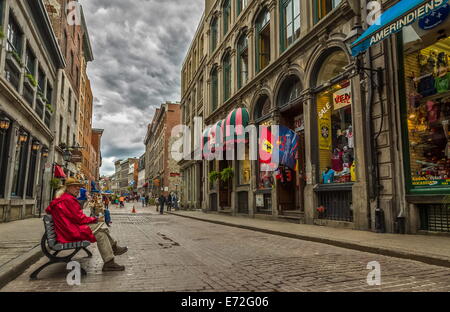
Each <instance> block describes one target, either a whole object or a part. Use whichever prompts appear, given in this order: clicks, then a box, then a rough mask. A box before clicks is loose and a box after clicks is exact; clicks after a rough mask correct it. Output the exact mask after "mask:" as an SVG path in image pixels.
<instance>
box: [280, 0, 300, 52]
mask: <svg viewBox="0 0 450 312" xmlns="http://www.w3.org/2000/svg"><path fill="white" fill-rule="evenodd" d="M280 8H281V27H280V29H281V49H282V50H285V49H286V48H288V47H289V46H290V45H291V44H292V43H293V42H294V41H295V40H297V39H298V38H299V37H300V0H281V4H280Z"/></svg>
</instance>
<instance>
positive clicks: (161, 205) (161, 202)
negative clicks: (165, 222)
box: [158, 194, 166, 214]
mask: <svg viewBox="0 0 450 312" xmlns="http://www.w3.org/2000/svg"><path fill="white" fill-rule="evenodd" d="M165 202H166V198H165V197H164V195H162V194H161V196H159V198H158V203H159V213H160V214H163V213H164V203H165Z"/></svg>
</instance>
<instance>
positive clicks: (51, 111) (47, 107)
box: [45, 103, 54, 114]
mask: <svg viewBox="0 0 450 312" xmlns="http://www.w3.org/2000/svg"><path fill="white" fill-rule="evenodd" d="M45 108H46V109H47V110H48V111H49V112H50V113H51V114H53V112H54V110H53V106H52V105H51V104H48V103H47V104H45Z"/></svg>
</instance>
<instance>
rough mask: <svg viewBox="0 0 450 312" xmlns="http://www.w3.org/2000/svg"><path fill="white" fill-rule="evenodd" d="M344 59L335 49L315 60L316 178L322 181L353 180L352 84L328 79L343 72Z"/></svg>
mask: <svg viewBox="0 0 450 312" xmlns="http://www.w3.org/2000/svg"><path fill="white" fill-rule="evenodd" d="M347 65H348V59H347V56H346V54H345V52H344V51H342V50H335V51H333V52H332V53H330V54H329V55H328V56H326V57H325V58H322V59H321V60H320V61H319V65H318V75H317V83H316V86H317V88H319V90H320V91H319V93H318V94H317V95H316V112H317V124H318V133H319V135H318V139H319V142H318V146H319V165H320V181H321V183H323V184H332V183H348V182H355V181H356V175H355V153H354V148H355V143H354V142H355V141H354V136H353V125H352V122H353V120H352V87H351V84H350V81H349V80H347V79H342V80H340V81H338V82H335V83H334V84H332V85H331V86H329V82H330V81H331V80H333V79H335V78H336V77H338V75H339V74H341V73H343V72H344V68H345V67H346V66H347Z"/></svg>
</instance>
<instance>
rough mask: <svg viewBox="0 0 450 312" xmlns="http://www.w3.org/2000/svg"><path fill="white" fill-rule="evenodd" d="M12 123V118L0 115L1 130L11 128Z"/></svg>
mask: <svg viewBox="0 0 450 312" xmlns="http://www.w3.org/2000/svg"><path fill="white" fill-rule="evenodd" d="M10 125H11V120H9V118H8V117H6V116H0V130H1V131H6V130H8V129H9V126H10Z"/></svg>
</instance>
